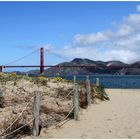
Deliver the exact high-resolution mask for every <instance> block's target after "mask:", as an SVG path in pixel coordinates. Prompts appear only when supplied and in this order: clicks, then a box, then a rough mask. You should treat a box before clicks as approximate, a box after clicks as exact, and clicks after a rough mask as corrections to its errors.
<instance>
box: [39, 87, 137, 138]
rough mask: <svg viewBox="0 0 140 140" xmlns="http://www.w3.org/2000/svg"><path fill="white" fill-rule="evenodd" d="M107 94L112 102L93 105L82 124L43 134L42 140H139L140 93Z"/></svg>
mask: <svg viewBox="0 0 140 140" xmlns="http://www.w3.org/2000/svg"><path fill="white" fill-rule="evenodd" d="M106 91H107V93H108V94H109V97H110V99H111V101H106V102H99V103H98V104H96V105H91V107H89V108H88V109H87V110H84V111H83V112H82V113H81V115H80V121H74V120H71V121H69V122H67V123H66V124H65V125H63V126H62V127H61V128H59V129H50V130H47V129H46V130H45V129H44V130H42V132H41V135H40V136H39V138H140V89H138V90H134V89H129V90H128V89H107V90H106ZM45 132H46V133H45Z"/></svg>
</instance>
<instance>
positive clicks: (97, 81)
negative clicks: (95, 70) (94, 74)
mask: <svg viewBox="0 0 140 140" xmlns="http://www.w3.org/2000/svg"><path fill="white" fill-rule="evenodd" d="M99 84H100V83H99V78H96V86H99Z"/></svg>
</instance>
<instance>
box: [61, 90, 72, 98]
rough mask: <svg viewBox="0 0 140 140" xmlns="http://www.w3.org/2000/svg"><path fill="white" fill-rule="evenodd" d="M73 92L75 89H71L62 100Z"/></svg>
mask: <svg viewBox="0 0 140 140" xmlns="http://www.w3.org/2000/svg"><path fill="white" fill-rule="evenodd" d="M72 92H73V90H71V91H70V92H69V93H68V94H67V95H66V96H65V97H63V98H62V99H61V100H64V99H66V98H67V97H68V96H69V95H70V94H71V93H72Z"/></svg>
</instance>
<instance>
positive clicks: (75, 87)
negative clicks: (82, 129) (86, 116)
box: [73, 83, 79, 120]
mask: <svg viewBox="0 0 140 140" xmlns="http://www.w3.org/2000/svg"><path fill="white" fill-rule="evenodd" d="M78 98H79V97H78V84H77V83H74V85H73V107H74V119H75V120H79V100H78Z"/></svg>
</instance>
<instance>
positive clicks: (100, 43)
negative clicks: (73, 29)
mask: <svg viewBox="0 0 140 140" xmlns="http://www.w3.org/2000/svg"><path fill="white" fill-rule="evenodd" d="M137 11H140V5H138V6H137ZM139 52H140V14H139V13H133V14H129V15H128V16H126V17H123V18H122V21H121V22H120V23H117V26H116V29H115V31H114V30H111V29H107V30H104V31H100V32H93V33H90V34H80V33H79V34H76V35H75V36H74V37H73V42H71V43H70V44H68V45H65V46H64V47H63V49H61V50H58V51H57V53H59V54H62V55H64V56H67V57H70V58H75V57H81V58H89V59H93V60H103V61H109V60H120V61H124V62H128V63H131V62H133V61H139V60H140V55H139Z"/></svg>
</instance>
